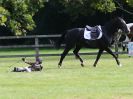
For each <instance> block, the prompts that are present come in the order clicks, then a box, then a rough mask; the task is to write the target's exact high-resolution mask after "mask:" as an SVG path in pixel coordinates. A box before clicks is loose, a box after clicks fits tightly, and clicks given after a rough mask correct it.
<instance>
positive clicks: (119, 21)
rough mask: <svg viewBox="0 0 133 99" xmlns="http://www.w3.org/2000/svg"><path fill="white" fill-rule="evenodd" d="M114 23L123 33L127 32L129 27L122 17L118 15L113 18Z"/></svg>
mask: <svg viewBox="0 0 133 99" xmlns="http://www.w3.org/2000/svg"><path fill="white" fill-rule="evenodd" d="M115 23H116V25H115V26H117V29H121V30H122V32H123V33H129V29H128V27H127V25H126V22H125V21H124V20H123V19H122V18H120V17H117V18H115Z"/></svg>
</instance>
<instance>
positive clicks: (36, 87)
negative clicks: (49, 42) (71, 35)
mask: <svg viewBox="0 0 133 99" xmlns="http://www.w3.org/2000/svg"><path fill="white" fill-rule="evenodd" d="M25 51H26V50H25ZM25 51H14V52H13V53H14V54H16V53H20V52H21V53H26V52H25ZM43 51H44V50H42V52H43ZM83 51H84V50H83ZM85 51H86V52H87V50H86V49H85ZM8 52H10V51H6V54H8ZM33 52H34V51H30V50H29V51H27V53H28V54H29V53H33ZM48 52H49V53H51V52H55V53H56V51H54V50H45V52H44V53H48ZM57 52H58V53H61V50H59V51H57ZM0 53H4V51H3V52H2V51H1V52H0ZM95 57H96V56H95V55H94V56H82V58H83V59H84V63H85V67H84V68H82V67H81V66H80V62H79V60H76V59H75V58H74V56H67V57H66V58H65V60H64V62H63V64H62V68H61V69H58V68H57V64H58V61H59V58H60V57H59V56H56V57H55V56H54V57H42V59H43V66H44V69H43V71H41V72H32V73H13V72H10V70H12V68H13V67H14V66H18V67H19V66H27V65H26V64H24V63H23V62H22V61H21V58H1V59H0V66H1V67H0V99H133V65H132V60H133V58H132V57H131V58H129V57H128V56H127V55H120V61H121V63H122V64H123V67H118V66H117V64H116V62H115V60H114V59H113V58H112V56H110V55H103V56H102V57H101V59H100V60H99V63H98V65H97V67H96V68H94V67H93V66H92V65H93V63H94V61H95ZM28 59H29V60H31V61H32V60H34V58H28ZM16 61H19V62H18V63H16V64H15V62H16ZM12 64H14V65H13V66H11V65H12ZM10 66H11V67H10Z"/></svg>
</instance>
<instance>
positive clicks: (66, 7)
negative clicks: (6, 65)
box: [0, 0, 133, 35]
mask: <svg viewBox="0 0 133 99" xmlns="http://www.w3.org/2000/svg"><path fill="white" fill-rule="evenodd" d="M46 1H47V2H48V3H49V4H50V5H52V7H54V8H55V9H58V10H57V11H58V12H54V13H55V14H64V13H65V14H67V15H69V16H70V18H71V21H74V20H76V19H78V18H79V17H80V16H88V15H94V14H95V13H97V12H101V13H112V12H114V11H116V10H117V9H121V10H124V11H126V10H125V8H124V5H128V6H130V7H133V0H0V25H5V26H7V27H8V28H10V29H11V30H12V32H14V33H15V34H16V35H22V34H26V33H27V32H28V31H31V30H33V29H34V28H35V27H36V24H35V22H34V20H33V16H34V15H35V13H36V12H38V11H39V9H40V8H41V7H43V6H44V2H46Z"/></svg>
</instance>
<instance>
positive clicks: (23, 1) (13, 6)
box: [0, 0, 45, 35]
mask: <svg viewBox="0 0 133 99" xmlns="http://www.w3.org/2000/svg"><path fill="white" fill-rule="evenodd" d="M44 2H45V0H1V1H0V25H6V26H7V27H8V28H10V29H11V30H12V32H13V33H14V34H15V35H25V34H26V33H27V32H28V31H31V30H33V29H34V27H35V26H36V25H35V22H34V20H33V18H32V17H33V16H34V14H35V13H36V12H37V11H38V10H39V9H40V8H41V7H43V6H44Z"/></svg>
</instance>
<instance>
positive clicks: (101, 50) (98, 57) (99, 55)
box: [93, 49, 103, 67]
mask: <svg viewBox="0 0 133 99" xmlns="http://www.w3.org/2000/svg"><path fill="white" fill-rule="evenodd" d="M102 53H103V49H99V52H98V55H97V58H96V60H95V63H94V65H93V66H94V67H96V64H97V62H98V60H99V59H100V57H101V55H102Z"/></svg>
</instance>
